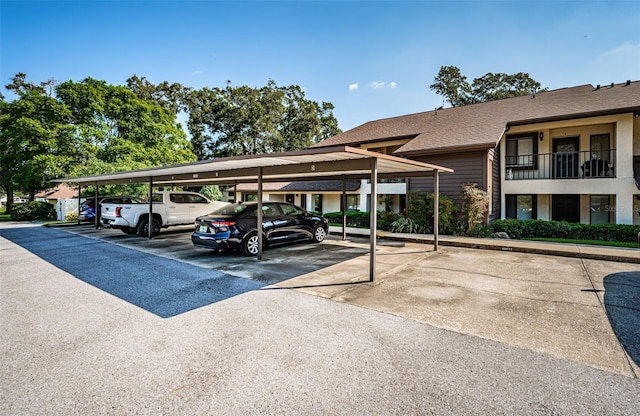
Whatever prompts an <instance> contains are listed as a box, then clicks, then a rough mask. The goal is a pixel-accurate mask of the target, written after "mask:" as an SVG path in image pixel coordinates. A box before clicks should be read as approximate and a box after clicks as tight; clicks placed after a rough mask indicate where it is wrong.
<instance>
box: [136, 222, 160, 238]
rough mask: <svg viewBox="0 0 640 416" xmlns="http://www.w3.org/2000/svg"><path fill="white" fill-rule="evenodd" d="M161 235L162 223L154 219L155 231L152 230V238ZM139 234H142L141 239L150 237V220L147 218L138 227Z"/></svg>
mask: <svg viewBox="0 0 640 416" xmlns="http://www.w3.org/2000/svg"><path fill="white" fill-rule="evenodd" d="M159 233H160V221H158V220H157V219H155V218H154V219H153V229H152V234H151V235H152V236H153V235H158V234H159ZM138 234H140V236H141V237H148V236H149V219H148V218H145V219H143V220H142V221H140V225H138Z"/></svg>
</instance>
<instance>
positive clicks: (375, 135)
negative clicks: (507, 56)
mask: <svg viewBox="0 0 640 416" xmlns="http://www.w3.org/2000/svg"><path fill="white" fill-rule="evenodd" d="M632 111H640V81H634V82H630V83H628V84H627V83H623V84H616V85H613V86H611V85H607V86H604V87H600V88H597V87H593V86H592V85H581V86H578V87H572V88H563V89H559V90H553V91H548V92H542V93H537V94H530V95H525V96H522V97H514V98H507V99H503V100H496V101H489V102H485V103H478V104H472V105H467V106H463V107H455V108H447V109H441V110H433V111H427V112H424V113H416V114H409V115H406V116H400V117H393V118H387V119H382V120H376V121H370V122H367V123H365V124H362V125H360V126H358V127H355V128H353V129H351V130H347V131H345V132H343V133H340V134H338V135H336V136H333V137H330V138H328V139H326V140H324V141H322V142H320V143H318V144H316V145H315V146H314V147H325V146H333V145H351V146H353V145H357V144H361V143H365V142H375V141H383V140H390V139H398V138H409V139H411V140H410V141H409V142H408V143H407V144H405V145H404V146H403V147H401V148H400V149H398V150H397V151H396V152H395V154H400V155H402V154H412V153H438V152H443V151H447V150H450V149H452V148H458V147H462V148H473V147H476V148H491V147H494V146H495V145H496V144H497V143H498V142H499V140H500V137H501V136H502V134H503V132H504V129H505V128H506V127H507V126H509V125H518V124H529V123H534V122H542V121H546V120H561V119H572V118H579V117H587V116H595V115H600V114H602V115H604V114H617V113H625V112H632Z"/></svg>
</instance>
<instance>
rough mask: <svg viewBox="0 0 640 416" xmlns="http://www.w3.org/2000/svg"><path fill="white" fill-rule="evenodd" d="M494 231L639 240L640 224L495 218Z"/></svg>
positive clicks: (530, 235) (514, 234)
mask: <svg viewBox="0 0 640 416" xmlns="http://www.w3.org/2000/svg"><path fill="white" fill-rule="evenodd" d="M490 227H491V229H492V230H493V232H505V233H507V234H509V237H511V238H514V239H522V238H535V237H541V238H568V239H573V240H596V241H620V242H629V243H634V242H637V241H638V233H640V225H623V224H580V223H568V222H565V221H544V220H511V219H509V220H495V221H493V222H491V224H490Z"/></svg>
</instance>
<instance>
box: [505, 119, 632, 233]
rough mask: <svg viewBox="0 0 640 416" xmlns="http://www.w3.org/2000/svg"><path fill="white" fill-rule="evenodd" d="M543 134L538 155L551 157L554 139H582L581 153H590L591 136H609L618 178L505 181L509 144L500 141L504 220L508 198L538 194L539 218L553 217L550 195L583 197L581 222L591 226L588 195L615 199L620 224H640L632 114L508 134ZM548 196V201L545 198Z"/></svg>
mask: <svg viewBox="0 0 640 416" xmlns="http://www.w3.org/2000/svg"><path fill="white" fill-rule="evenodd" d="M526 132H542V133H543V136H544V137H543V139H542V140H541V141H538V153H539V154H542V153H552V151H553V139H554V138H561V137H572V136H579V137H580V150H589V143H590V136H591V135H593V134H603V133H609V134H610V135H611V137H612V144H611V148H612V149H616V158H615V162H614V163H613V165H614V169H615V177H611V178H609V177H607V178H581V179H537V180H534V179H531V180H506V169H505V163H504V160H505V156H506V144H505V140H504V137H503V140H501V144H500V145H501V155H502V156H501V158H502V161H503V163H502V164H501V170H502V171H501V188H502V202H501V203H502V217H503V218H504V216H505V215H506V201H505V195H507V194H537V195H538V218H540V219H549V218H550V217H551V212H550V210H551V209H550V205H551V198H550V195H551V194H580V195H583V197H581V201H580V202H581V203H580V205H581V222H585V223H588V222H589V198H588V196H589V195H612V196H614V198H613V200H614V201H615V205H614V206H613V207H612V209H613V210H615V214H614V215H613V217H614V218H615V221H614V222H616V223H618V224H634V223H637V221H638V219H637V218H636V217H638V214H637V211H634V209H635V208H634V207H635V206H636V205H635V202H634V201H635V198H634V197H633V195H634V194H638V193H639V191H638V188H637V187H636V185H635V181H634V178H633V155H634V154H636V155H640V121H639V118H638V117H635V118H634V116H633V114H632V113H628V114H622V115H613V116H602V117H591V118H585V119H576V120H568V121H559V122H549V123H539V124H534V125H527V126H517V127H514V128H511V129H510V130H509V132H508V134H514V133H526ZM543 195H547V196H548V197H542V198H541V196H543Z"/></svg>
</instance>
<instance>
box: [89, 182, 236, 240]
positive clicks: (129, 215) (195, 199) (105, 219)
mask: <svg viewBox="0 0 640 416" xmlns="http://www.w3.org/2000/svg"><path fill="white" fill-rule="evenodd" d="M226 204H227V203H226V202H218V201H210V200H209V199H207V198H206V197H204V196H202V195H200V194H198V193H195V192H182V191H164V192H154V193H153V228H152V232H153V235H156V234H158V233H159V232H160V228H166V227H170V226H172V225H184V224H193V223H194V221H195V219H196V218H197V217H198V216H201V215H206V214H208V213H210V212H212V211H214V210H216V209H218V208H219V207H221V206H222V205H226ZM100 214H101V215H100V217H101V222H102V225H103V226H105V227H109V228H117V229H120V230H122V232H123V233H125V234H135V233H138V234H140V235H141V236H143V237H146V236H148V235H149V203H148V202H144V203H137V204H103V205H102V209H101V210H100Z"/></svg>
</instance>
